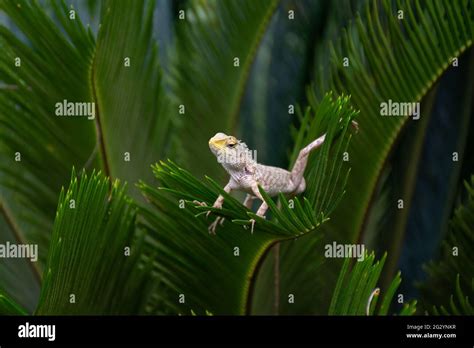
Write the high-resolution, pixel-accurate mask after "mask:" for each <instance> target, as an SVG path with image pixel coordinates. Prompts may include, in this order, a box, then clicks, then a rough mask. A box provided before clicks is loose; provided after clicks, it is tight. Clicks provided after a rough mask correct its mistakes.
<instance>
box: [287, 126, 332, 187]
mask: <svg viewBox="0 0 474 348" xmlns="http://www.w3.org/2000/svg"><path fill="white" fill-rule="evenodd" d="M324 139H326V134H323V135H321V136H320V137H319V138H318V139H316V140H314V141H313V142H311V143H310V144H309V145H307V146H306V147H304V148H302V149H301V151H300V153H299V155H298V158H297V159H296V162H295V165H294V166H293V169H292V170H291V182H292V183H293V187H294V191H297V190H298V188H299V187H300V184H301V181H302V180H303V174H304V170H305V169H306V165H307V164H308V157H309V154H310V153H311V151H314V150H316V149H317V148H318V147H320V146H321V145H323V143H324ZM302 186H304V185H302Z"/></svg>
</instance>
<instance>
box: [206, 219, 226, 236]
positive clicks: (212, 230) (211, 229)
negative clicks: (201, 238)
mask: <svg viewBox="0 0 474 348" xmlns="http://www.w3.org/2000/svg"><path fill="white" fill-rule="evenodd" d="M224 220H225V218H224V217H222V216H218V217H217V218H216V220H215V221H214V222H213V223H212V224H210V225H209V228H208V231H209V233H210V234H216V227H217V225H218V224H219V225H221V226H222V224H223V223H224Z"/></svg>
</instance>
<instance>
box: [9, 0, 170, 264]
mask: <svg viewBox="0 0 474 348" xmlns="http://www.w3.org/2000/svg"><path fill="white" fill-rule="evenodd" d="M153 8H154V2H153V1H152V2H145V1H134V2H128V1H127V2H123V3H122V2H116V1H105V2H104V3H103V10H102V12H101V13H102V17H101V22H102V25H101V29H100V30H99V33H98V38H97V41H96V40H95V38H94V34H93V33H92V31H91V30H90V29H87V28H85V27H84V26H83V25H82V23H81V20H80V18H79V17H78V14H75V18H74V19H71V17H70V11H71V9H69V8H68V7H67V6H66V5H65V3H64V2H59V1H53V2H51V9H52V13H53V15H54V18H50V17H49V16H48V15H47V13H46V11H45V9H44V8H43V7H41V6H40V4H39V3H38V2H30V1H24V0H19V1H16V2H15V3H13V2H11V1H1V2H0V9H1V10H3V11H4V12H5V13H6V14H7V15H8V16H9V18H10V19H11V20H12V21H13V23H14V24H16V26H17V27H18V28H19V30H21V32H22V34H23V35H24V38H25V39H24V40H21V39H19V38H18V37H17V36H15V35H14V34H13V33H12V32H11V31H10V30H9V29H7V28H6V27H0V47H1V49H2V55H1V57H0V76H1V77H2V80H3V82H4V83H6V84H8V85H11V86H14V87H15V88H8V89H4V88H2V89H0V125H1V127H0V158H1V161H0V200H1V202H2V205H3V207H5V209H7V210H8V211H10V212H12V220H13V221H14V226H16V227H18V231H15V233H16V234H18V235H21V236H22V239H24V240H25V241H28V242H31V243H35V244H38V245H39V250H40V263H39V268H40V269H41V268H42V267H43V266H44V262H45V260H46V255H47V250H48V245H49V238H50V233H51V230H52V224H53V220H54V215H55V210H56V203H57V196H58V194H59V192H60V189H61V187H62V186H63V185H66V184H67V183H68V181H69V177H70V171H71V168H72V167H73V166H74V167H76V168H101V169H102V170H103V171H104V172H105V173H106V174H107V175H110V176H111V177H113V178H117V177H118V178H121V179H123V180H127V181H130V182H136V181H138V178H142V179H152V175H151V174H150V173H149V165H150V164H151V163H152V162H153V161H155V160H156V158H160V157H161V156H163V154H164V152H165V151H167V150H168V149H169V145H168V143H169V140H170V137H169V136H168V134H169V132H168V131H169V128H170V119H171V114H170V113H169V112H168V108H169V105H170V102H169V101H168V98H167V96H166V94H165V92H164V88H163V86H162V75H161V71H160V68H159V65H158V57H157V49H156V45H154V43H153V40H152V14H153ZM124 9H125V10H124ZM143 18H145V21H143ZM38 31H41V35H38ZM124 38H127V39H126V40H124ZM16 58H19V59H21V66H15V63H16ZM128 58H129V59H130V61H129V63H130V66H128V60H127V59H128ZM64 100H66V101H69V102H81V103H95V108H94V112H95V118H94V119H88V118H87V117H58V116H57V115H56V114H55V111H56V110H55V109H56V103H61V102H63V101H64ZM143 100H145V102H143ZM18 156H21V161H20V160H19V159H20V157H18ZM140 197H141V196H140ZM0 238H2V239H4V238H3V236H2V237H0Z"/></svg>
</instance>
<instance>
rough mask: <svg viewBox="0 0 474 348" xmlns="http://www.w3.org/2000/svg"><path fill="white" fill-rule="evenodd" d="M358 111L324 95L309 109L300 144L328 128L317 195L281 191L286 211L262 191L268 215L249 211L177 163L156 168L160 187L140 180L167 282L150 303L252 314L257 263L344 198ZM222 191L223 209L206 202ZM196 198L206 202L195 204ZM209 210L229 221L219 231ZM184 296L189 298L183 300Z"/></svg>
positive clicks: (317, 169) (316, 174)
mask: <svg viewBox="0 0 474 348" xmlns="http://www.w3.org/2000/svg"><path fill="white" fill-rule="evenodd" d="M355 115H356V112H355V111H354V110H353V109H352V108H351V107H350V105H349V99H348V98H347V97H339V98H337V99H336V100H333V98H332V97H331V96H330V95H327V96H326V97H325V98H324V100H323V102H322V103H321V104H320V105H319V108H318V109H315V110H313V109H308V111H307V113H306V116H305V118H304V121H303V125H304V126H303V127H302V129H301V137H300V139H301V141H300V144H305V142H306V140H307V139H311V140H313V139H314V138H315V137H317V135H320V134H321V133H322V130H323V129H327V130H328V135H327V138H326V139H327V141H325V143H324V145H323V147H322V148H321V150H320V151H319V152H316V153H315V154H314V155H312V156H311V161H318V164H317V165H315V166H314V170H313V171H311V173H310V174H309V176H308V177H307V182H308V187H311V186H314V185H315V186H317V187H318V188H319V189H318V191H316V193H315V194H314V196H313V197H310V198H303V199H300V198H293V200H294V201H293V203H290V201H289V200H288V199H287V198H285V197H283V196H280V197H279V199H280V203H281V206H282V208H281V209H278V208H277V206H276V204H275V203H274V202H273V200H272V199H271V198H270V197H268V196H267V194H266V193H265V192H264V191H263V190H261V191H260V192H261V193H262V195H263V196H264V198H265V200H266V202H267V203H268V204H269V207H270V212H271V217H267V219H263V218H261V217H259V216H257V215H255V214H254V213H253V212H249V211H247V209H246V208H245V207H244V206H243V205H242V204H241V203H240V202H238V201H237V200H236V199H234V198H233V197H231V196H230V195H228V194H226V193H225V192H224V191H223V190H222V188H221V187H219V185H218V184H216V183H215V182H214V181H213V180H212V179H210V178H207V182H202V181H201V180H199V179H197V178H195V177H193V176H192V175H191V174H190V173H189V172H187V171H185V170H184V169H182V168H180V167H178V166H177V165H176V164H174V163H173V162H168V163H164V162H162V163H160V164H159V165H156V166H154V173H155V175H156V177H157V179H158V180H159V182H160V187H159V188H158V189H156V188H153V187H151V186H149V185H147V184H145V183H141V184H140V188H141V190H142V191H143V193H144V194H145V196H146V197H147V200H148V201H150V202H151V203H152V204H153V205H154V206H155V207H156V209H155V210H152V209H149V208H143V209H142V210H141V215H142V216H143V217H144V219H145V222H144V226H145V227H146V228H148V230H149V234H150V236H152V239H153V241H151V242H150V243H151V244H153V245H154V250H157V251H156V252H157V255H156V267H155V268H156V272H158V274H159V275H160V276H159V278H160V279H161V281H162V282H164V283H165V284H166V286H168V289H169V290H168V291H167V292H166V293H167V294H168V295H167V296H169V297H165V298H163V297H161V298H158V299H157V300H156V301H153V303H152V304H150V306H151V307H152V308H157V309H158V308H159V307H160V304H161V306H162V307H163V306H164V304H173V305H174V306H173V307H177V308H178V309H179V308H181V309H180V310H179V312H180V313H189V311H190V310H196V311H197V312H198V313H201V312H204V311H205V310H209V311H211V312H212V313H216V314H238V313H246V312H247V313H248V312H249V310H250V305H251V299H250V296H251V293H252V292H251V290H252V287H253V283H254V278H255V274H256V271H257V266H258V265H259V264H260V262H261V260H262V257H263V255H264V254H265V253H266V251H267V250H268V248H269V247H270V246H271V245H272V244H274V243H275V242H277V241H281V240H287V239H293V238H295V237H297V236H301V235H305V234H309V233H311V232H314V231H315V230H317V228H318V227H319V225H320V224H322V223H323V222H325V221H326V220H327V218H328V216H329V214H330V213H331V211H332V210H331V209H332V208H333V206H334V204H336V203H337V201H338V200H339V199H340V197H341V196H342V195H343V193H344V187H345V181H346V179H347V174H348V169H347V168H346V167H345V166H344V165H343V164H342V163H343V161H342V153H343V151H344V150H345V149H346V148H347V146H348V141H349V140H350V137H349V136H347V135H346V131H347V127H348V124H349V123H350V121H351V120H352V118H353V117H354V116H355ZM336 137H337V140H336ZM333 140H334V143H333ZM311 163H314V162H311ZM336 182H337V183H338V184H337V185H336ZM322 183H324V185H322ZM328 191H329V192H328ZM219 193H220V194H223V195H224V197H225V203H224V206H223V208H222V209H214V208H212V207H209V206H211V205H212V203H213V202H214V200H215V199H216V197H217V195H218V194H219ZM195 200H197V201H200V202H206V203H207V205H208V207H201V206H197V205H196V204H195V203H193V202H194V201H195ZM207 211H211V212H213V213H214V214H216V215H220V216H223V217H225V218H226V219H227V222H225V223H224V226H223V227H221V228H220V230H218V232H217V236H209V234H208V231H207V226H208V225H209V224H210V222H211V221H209V220H206V219H205V218H204V216H203V215H204V213H206V212H207ZM214 214H213V215H214ZM213 215H211V216H213ZM196 216H198V218H197V219H196ZM250 218H254V219H256V225H255V231H254V233H253V234H250V229H244V228H243V226H241V225H244V226H246V225H248V224H249V221H248V220H249V219H250ZM236 248H237V249H236ZM236 250H237V251H236ZM236 252H237V253H238V255H236ZM180 295H184V298H185V301H186V302H185V303H179V302H178V298H179V296H180ZM172 310H173V308H170V311H172Z"/></svg>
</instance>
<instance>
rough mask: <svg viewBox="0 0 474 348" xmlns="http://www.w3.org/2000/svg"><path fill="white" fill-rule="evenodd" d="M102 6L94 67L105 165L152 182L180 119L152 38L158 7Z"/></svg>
mask: <svg viewBox="0 0 474 348" xmlns="http://www.w3.org/2000/svg"><path fill="white" fill-rule="evenodd" d="M102 5H103V12H104V15H103V16H102V22H103V24H102V26H101V27H100V29H99V32H98V35H97V46H96V50H95V55H94V61H93V64H92V66H91V67H90V74H91V80H92V82H91V84H92V93H93V97H94V100H95V102H96V106H97V113H98V115H96V117H97V121H96V123H97V125H98V127H100V131H98V132H97V136H98V138H99V139H98V141H97V146H101V145H102V144H103V149H102V150H101V153H102V160H103V161H106V162H107V163H106V165H108V166H109V167H110V168H109V174H110V175H111V176H112V177H117V178H120V179H121V180H125V181H127V182H130V183H135V182H138V180H151V179H152V178H153V176H152V175H151V173H150V170H149V168H150V165H151V164H152V163H153V162H155V161H156V160H157V159H158V158H162V157H163V156H164V155H165V153H168V152H169V151H170V149H171V142H172V136H171V134H172V133H170V128H171V127H172V125H171V120H172V117H173V115H177V112H175V113H173V112H172V110H171V103H170V101H169V98H168V96H167V95H166V93H165V90H164V87H163V83H162V80H163V77H162V71H161V67H160V65H159V61H158V47H157V45H156V43H155V41H154V40H153V36H152V32H153V9H154V6H155V2H154V1H150V2H145V1H143V0H139V1H124V2H117V1H105V2H104V3H103V4H102ZM127 59H128V60H127ZM131 86H133V88H131ZM175 117H176V116H175ZM127 154H128V155H129V160H127ZM132 193H133V195H134V196H139V193H138V191H137V192H132Z"/></svg>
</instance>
